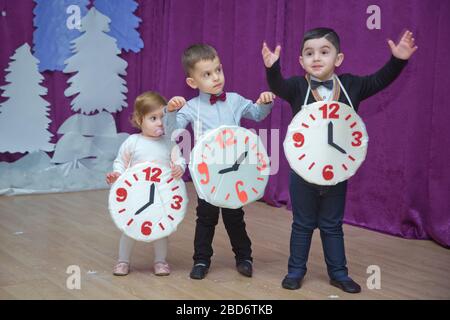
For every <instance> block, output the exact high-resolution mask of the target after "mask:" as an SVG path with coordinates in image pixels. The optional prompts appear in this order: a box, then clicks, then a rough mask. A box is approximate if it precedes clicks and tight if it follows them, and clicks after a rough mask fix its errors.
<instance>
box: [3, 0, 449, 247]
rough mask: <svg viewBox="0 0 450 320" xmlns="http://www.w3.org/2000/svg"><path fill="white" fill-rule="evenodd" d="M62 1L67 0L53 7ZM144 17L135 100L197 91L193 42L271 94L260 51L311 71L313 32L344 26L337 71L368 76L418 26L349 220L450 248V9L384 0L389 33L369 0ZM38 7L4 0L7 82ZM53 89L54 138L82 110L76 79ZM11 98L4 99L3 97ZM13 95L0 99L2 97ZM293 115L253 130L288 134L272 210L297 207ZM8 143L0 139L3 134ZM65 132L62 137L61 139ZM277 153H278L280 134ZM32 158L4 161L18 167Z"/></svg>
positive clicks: (273, 181)
mask: <svg viewBox="0 0 450 320" xmlns="http://www.w3.org/2000/svg"><path fill="white" fill-rule="evenodd" d="M54 1H57V0H54ZM138 2H139V8H138V10H137V11H136V13H135V14H136V15H137V16H139V17H141V18H142V20H143V22H142V23H141V25H140V27H139V32H140V33H141V37H142V39H143V40H144V43H145V47H144V48H143V50H142V51H141V52H139V53H138V54H135V53H123V54H122V57H123V58H124V59H126V60H127V61H128V63H129V66H128V69H127V72H128V75H127V77H126V80H127V84H128V90H129V91H128V103H129V105H130V106H131V105H132V104H133V100H134V98H135V97H136V95H138V94H139V93H140V92H142V91H145V90H150V89H151V90H156V91H159V92H161V93H162V94H163V95H165V96H166V97H171V96H173V95H183V96H185V97H186V98H191V97H193V96H195V94H196V93H195V92H194V91H193V90H191V89H189V88H188V87H187V85H186V84H185V82H184V74H183V71H182V67H181V63H180V56H181V53H182V51H183V49H184V48H185V47H187V46H188V45H190V44H192V43H195V42H207V43H210V44H211V45H213V46H215V47H216V49H217V50H218V52H219V54H220V56H221V60H222V63H223V65H224V71H225V76H226V82H227V84H226V90H227V91H236V92H238V93H240V94H241V95H243V96H245V97H248V98H250V99H256V98H257V97H258V95H259V93H260V92H261V91H264V90H267V83H266V80H265V72H264V67H263V63H262V59H261V53H260V52H261V44H262V42H263V40H266V41H267V42H268V44H269V45H270V46H271V47H272V48H273V47H274V46H275V45H276V44H277V43H279V44H281V45H282V53H281V58H282V60H281V61H282V70H283V73H284V75H285V76H291V75H297V74H303V71H302V69H301V68H300V66H299V63H298V55H299V45H300V41H301V39H302V35H303V33H304V31H306V30H307V29H310V28H313V27H318V26H329V27H332V28H334V29H335V30H336V31H337V32H338V34H339V35H340V37H341V48H342V51H343V52H344V54H345V61H344V63H343V66H341V68H340V69H339V70H338V73H344V72H350V73H353V74H360V75H364V74H369V73H372V72H374V71H376V70H377V69H378V68H380V67H381V66H382V65H383V64H384V63H385V62H386V61H387V60H388V58H389V56H390V51H389V47H388V45H387V41H386V39H387V38H389V37H390V38H392V39H393V40H394V41H396V40H398V36H399V35H400V33H401V32H402V30H403V29H404V28H410V29H411V30H412V31H413V32H414V34H415V38H416V42H417V44H418V46H419V50H418V51H417V53H416V54H415V55H414V56H413V58H412V59H411V61H410V62H409V64H408V66H407V68H406V69H405V70H404V72H403V73H402V74H401V76H400V77H399V78H398V79H397V80H396V81H395V82H394V83H393V84H392V85H391V86H390V87H389V88H387V89H386V90H384V91H383V92H381V93H379V94H377V95H376V96H374V97H372V98H370V99H368V100H366V101H364V102H363V103H362V104H361V106H360V111H359V113H360V115H361V117H362V118H363V119H364V121H365V123H366V127H367V130H368V133H369V136H370V143H369V149H368V154H367V159H366V161H365V162H364V164H363V165H362V167H361V168H360V170H359V171H358V173H357V174H356V175H355V176H354V177H353V178H352V179H351V180H350V182H349V190H348V197H347V211H346V215H345V221H346V222H347V223H349V224H353V225H357V226H361V227H365V228H369V229H372V230H377V231H380V232H384V233H388V234H392V235H396V236H401V237H405V238H411V239H433V240H435V241H436V242H438V243H439V244H441V245H443V246H447V247H448V246H450V236H449V233H450V232H449V231H450V230H449V224H450V223H449V222H450V218H449V216H450V205H449V201H448V198H449V195H450V170H449V169H448V167H447V161H448V160H449V159H450V151H449V150H450V129H449V126H448V125H447V124H446V121H448V119H450V107H449V106H448V105H447V103H446V102H445V99H446V95H447V93H448V90H449V88H450V81H449V70H450V60H449V59H448V52H450V42H449V39H450V20H449V19H448V13H449V12H450V2H449V1H446V0H442V1H439V0H434V1H422V0H411V1H404V0H402V1H400V0H398V1H392V0H378V1H376V4H377V5H378V6H379V7H380V9H381V29H380V30H369V29H368V28H367V27H366V20H367V18H368V17H369V16H370V14H368V13H366V10H367V7H369V6H370V5H372V4H373V1H365V0H362V1H361V0H348V1H336V0H322V1H319V0H315V1H314V0H311V1H310V0H304V1H300V0H298V1H294V0H292V1H289V0H246V1H240V0H190V1H185V0H151V1H148V0H140V1H138ZM34 6H35V3H34V2H33V1H31V0H20V1H11V0H0V12H1V11H5V12H6V16H3V15H0V43H1V47H0V85H4V84H5V80H4V76H5V72H4V69H5V68H6V67H7V66H8V63H9V57H10V56H11V55H12V54H13V52H14V50H15V49H16V48H17V47H18V46H20V45H22V44H23V43H24V42H28V43H29V44H30V45H31V44H32V37H33V24H32V20H33V13H32V10H33V8H34ZM44 75H45V79H46V81H45V83H44V85H45V86H46V87H47V88H48V90H49V93H48V95H47V96H46V97H45V98H46V99H47V100H48V101H49V102H50V103H51V112H50V117H51V119H52V123H51V127H50V130H51V132H52V133H55V135H56V131H57V129H58V127H59V126H60V125H61V124H62V122H63V121H64V120H65V119H67V118H68V117H69V116H70V115H72V111H71V110H70V99H68V98H66V97H64V95H63V92H64V89H65V88H66V86H67V84H66V81H67V79H68V78H69V76H68V75H65V74H63V73H61V72H45V73H44ZM1 99H3V100H4V98H1ZM3 100H0V102H1V101H3ZM131 110H132V108H131V107H130V108H128V109H126V110H124V111H123V112H121V113H119V114H116V115H115V118H116V121H117V126H118V128H119V131H127V132H133V129H132V127H131V125H130V123H129V121H128V118H129V115H130V113H131ZM291 118H292V115H291V111H290V108H289V106H288V105H287V104H286V103H285V102H283V101H281V100H280V99H278V100H277V102H276V105H275V107H274V109H273V112H272V113H271V115H270V116H269V117H268V118H267V119H265V120H264V121H263V122H261V123H255V122H252V121H244V122H243V124H244V125H245V126H246V127H252V128H256V129H280V138H279V141H274V143H277V144H280V164H279V166H280V170H279V172H278V174H277V175H274V176H271V178H270V182H269V185H268V187H267V190H266V194H265V196H264V201H266V202H267V203H268V204H270V205H274V206H280V205H284V204H286V205H287V206H288V207H289V208H290V200H289V192H288V175H289V170H288V163H287V160H286V158H285V157H284V154H283V150H282V147H281V145H282V142H283V140H284V135H285V130H286V128H287V126H288V124H289V123H290V120H291ZM0 138H1V137H0ZM58 138H59V137H58V136H55V139H54V141H53V142H56V141H57V139H58ZM268 142H269V143H268V150H269V151H270V150H271V142H270V135H269V139H268ZM21 156H22V155H21V154H8V153H4V154H0V161H14V160H16V159H18V158H20V157H21Z"/></svg>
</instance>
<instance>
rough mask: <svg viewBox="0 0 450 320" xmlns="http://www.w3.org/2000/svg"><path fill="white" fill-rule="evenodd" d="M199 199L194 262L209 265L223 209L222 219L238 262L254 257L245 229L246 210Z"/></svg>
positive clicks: (250, 259)
mask: <svg viewBox="0 0 450 320" xmlns="http://www.w3.org/2000/svg"><path fill="white" fill-rule="evenodd" d="M197 199H198V206H197V224H196V226H195V239H194V256H193V259H194V263H204V264H206V265H207V266H208V267H209V265H210V263H211V257H212V255H213V248H212V242H213V238H214V231H215V228H216V225H217V222H218V221H219V213H220V210H221V209H222V219H223V223H224V225H225V229H226V230H227V233H228V237H229V238H230V243H231V247H232V249H233V252H234V255H235V259H236V264H237V263H239V262H241V261H243V260H249V261H253V259H252V249H251V246H252V243H251V241H250V238H249V237H248V235H247V231H246V230H245V222H244V210H242V208H238V209H227V208H219V207H216V206H213V205H212V204H210V203H208V202H206V201H205V200H202V199H200V198H197Z"/></svg>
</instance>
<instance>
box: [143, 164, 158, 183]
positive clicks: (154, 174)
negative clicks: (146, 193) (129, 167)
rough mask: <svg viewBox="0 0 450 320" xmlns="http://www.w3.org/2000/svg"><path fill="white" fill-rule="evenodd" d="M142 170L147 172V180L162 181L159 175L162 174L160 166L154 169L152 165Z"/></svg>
mask: <svg viewBox="0 0 450 320" xmlns="http://www.w3.org/2000/svg"><path fill="white" fill-rule="evenodd" d="M142 172H145V180H147V181H153V182H161V179H160V178H159V176H160V175H161V173H162V170H161V169H160V168H158V167H155V168H153V169H152V168H151V167H148V168H146V169H144V170H142Z"/></svg>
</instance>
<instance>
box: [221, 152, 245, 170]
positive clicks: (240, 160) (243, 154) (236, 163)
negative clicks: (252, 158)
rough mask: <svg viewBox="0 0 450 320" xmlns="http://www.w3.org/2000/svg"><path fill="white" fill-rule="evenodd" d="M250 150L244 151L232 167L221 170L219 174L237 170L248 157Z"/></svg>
mask: <svg viewBox="0 0 450 320" xmlns="http://www.w3.org/2000/svg"><path fill="white" fill-rule="evenodd" d="M247 154H248V151H245V152H243V153H242V154H241V155H240V156H239V158H238V159H237V160H236V161H235V163H234V164H233V165H232V166H231V167H230V168H225V169H222V170H220V171H219V172H218V173H219V174H224V173H227V172H231V171H237V170H238V169H239V166H240V165H241V163H242V161H244V159H245V158H246V157H247Z"/></svg>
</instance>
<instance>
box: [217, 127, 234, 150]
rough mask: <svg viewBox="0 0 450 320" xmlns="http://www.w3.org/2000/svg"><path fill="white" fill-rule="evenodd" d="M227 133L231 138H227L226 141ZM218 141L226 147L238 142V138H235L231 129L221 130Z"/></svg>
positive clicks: (223, 147) (221, 145) (222, 146)
mask: <svg viewBox="0 0 450 320" xmlns="http://www.w3.org/2000/svg"><path fill="white" fill-rule="evenodd" d="M227 135H229V138H228V139H226V141H225V137H226V136H227ZM216 141H217V143H218V144H219V146H220V147H221V148H222V149H225V147H227V146H231V145H233V144H236V139H234V132H233V131H232V130H229V129H225V130H223V131H220V133H219V134H218V135H217V137H216Z"/></svg>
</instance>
